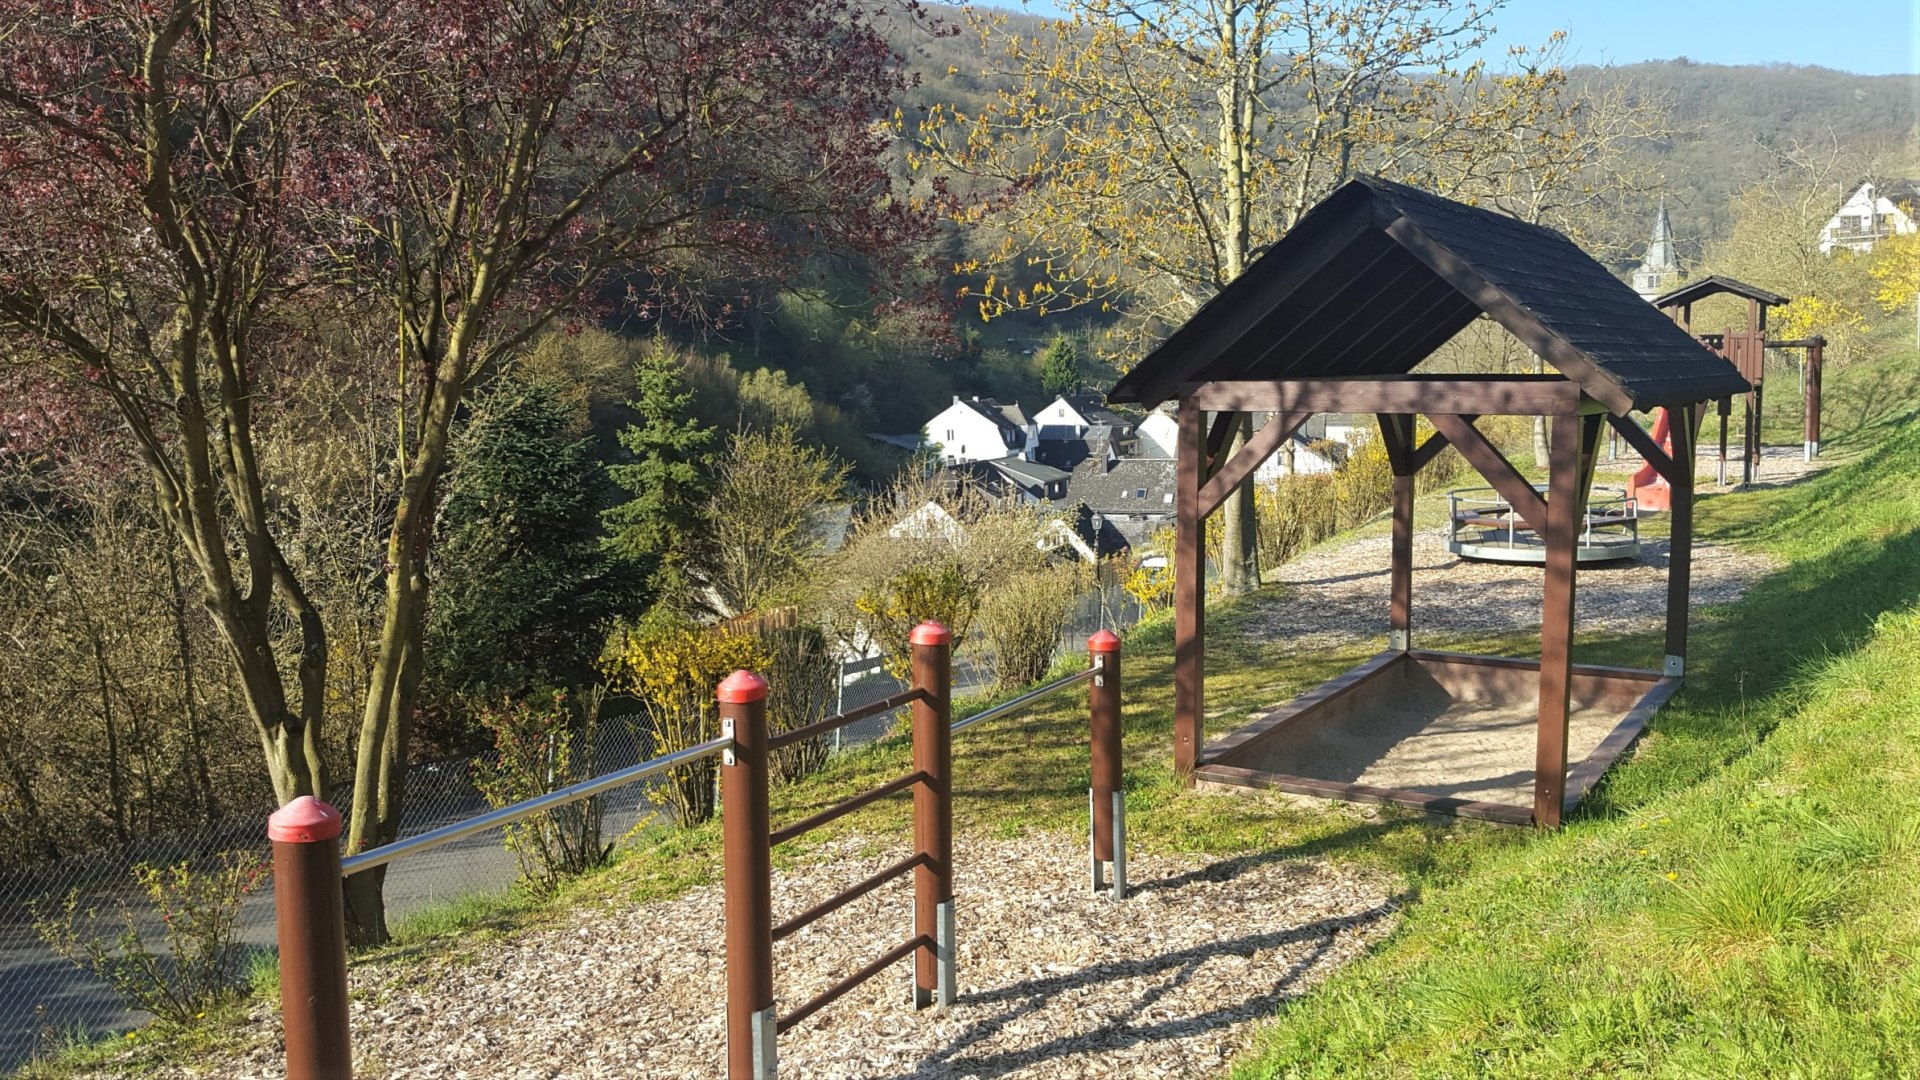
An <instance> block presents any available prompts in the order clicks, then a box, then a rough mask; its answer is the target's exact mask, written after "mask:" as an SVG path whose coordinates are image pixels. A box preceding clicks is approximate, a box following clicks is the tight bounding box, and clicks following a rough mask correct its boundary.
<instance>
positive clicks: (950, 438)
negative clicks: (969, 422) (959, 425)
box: [947, 428, 953, 442]
mask: <svg viewBox="0 0 1920 1080" xmlns="http://www.w3.org/2000/svg"><path fill="white" fill-rule="evenodd" d="M947 441H948V442H952V441H953V429H952V428H948V429H947Z"/></svg>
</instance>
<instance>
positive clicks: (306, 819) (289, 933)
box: [267, 795, 353, 1080]
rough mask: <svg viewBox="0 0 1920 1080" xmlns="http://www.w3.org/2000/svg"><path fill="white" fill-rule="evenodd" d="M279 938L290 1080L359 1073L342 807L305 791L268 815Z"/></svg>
mask: <svg viewBox="0 0 1920 1080" xmlns="http://www.w3.org/2000/svg"><path fill="white" fill-rule="evenodd" d="M267 839H269V840H271V841H273V914H274V924H275V929H276V931H277V936H278V937H279V941H280V1017H281V1023H282V1024H283V1025H284V1027H285V1031H286V1047H287V1080H345V1078H348V1077H351V1076H352V1075H353V1052H352V1049H351V1046H350V1044H349V1041H348V1033H347V924H346V916H345V912H344V910H343V908H342V902H341V892H340V881H341V879H340V811H338V810H335V809H334V808H333V807H331V806H328V805H327V804H326V803H323V802H321V801H320V800H319V799H316V798H314V797H313V796H311V795H302V796H300V797H299V798H297V799H295V800H293V801H292V802H290V803H288V804H287V805H285V806H283V807H281V808H280V809H278V810H275V811H274V812H273V814H272V816H270V817H268V818H267Z"/></svg>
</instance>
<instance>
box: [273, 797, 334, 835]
mask: <svg viewBox="0 0 1920 1080" xmlns="http://www.w3.org/2000/svg"><path fill="white" fill-rule="evenodd" d="M339 835H340V811H338V810H335V809H334V808H333V807H331V806H328V805H327V804H326V803H323V802H321V801H320V800H319V799H316V798H314V797H313V796H311V795H302V796H300V797H299V798H297V799H295V800H293V801H292V802H290V803H288V804H287V805H285V806H283V807H281V808H280V809H278V810H275V811H274V812H273V813H272V814H270V815H268V817H267V839H269V840H271V841H273V842H274V843H276V844H317V843H320V842H321V841H323V840H331V839H333V838H334V837H336V836H339Z"/></svg>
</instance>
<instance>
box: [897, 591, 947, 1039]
mask: <svg viewBox="0 0 1920 1080" xmlns="http://www.w3.org/2000/svg"><path fill="white" fill-rule="evenodd" d="M908 641H909V642H910V643H911V644H912V646H913V659H912V665H913V685H914V687H915V688H917V689H921V690H925V691H926V692H927V697H926V699H925V700H923V701H916V702H914V703H913V767H914V769H915V771H917V772H922V773H925V774H926V776H927V779H926V780H925V781H924V782H922V783H920V784H917V785H915V786H914V789H913V844H914V852H915V853H916V854H918V855H920V856H921V860H920V865H918V866H916V867H914V868H913V927H914V931H913V932H914V933H915V934H917V935H923V936H925V937H926V939H927V940H928V941H930V942H932V943H933V944H932V946H931V947H929V946H926V945H922V946H921V947H920V948H918V949H916V950H914V960H913V1005H914V1008H916V1009H924V1008H926V1007H927V1006H929V1005H933V1004H936V1003H937V1004H939V1005H940V1006H942V1007H943V1008H944V1007H945V1006H948V1005H951V1004H953V1001H954V997H955V991H954V954H953V930H954V926H953V727H952V725H953V635H952V634H951V633H949V632H948V631H947V628H946V627H944V626H942V625H940V624H939V623H937V622H923V623H921V624H920V625H919V626H916V627H914V628H913V633H912V634H910V635H909V636H908Z"/></svg>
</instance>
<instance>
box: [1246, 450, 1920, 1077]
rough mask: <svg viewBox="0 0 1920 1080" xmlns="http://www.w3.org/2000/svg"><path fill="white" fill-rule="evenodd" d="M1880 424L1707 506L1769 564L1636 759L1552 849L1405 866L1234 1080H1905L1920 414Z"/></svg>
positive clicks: (1712, 522) (1707, 642)
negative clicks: (1783, 475) (1783, 483)
mask: <svg viewBox="0 0 1920 1080" xmlns="http://www.w3.org/2000/svg"><path fill="white" fill-rule="evenodd" d="M1882 421H1883V426H1882V427H1881V428H1880V429H1879V430H1878V431H1875V432H1863V433H1862V434H1861V435H1860V436H1859V443H1858V445H1856V447H1855V448H1854V449H1855V450H1856V451H1857V453H1858V457H1857V459H1856V460H1855V461H1854V462H1853V463H1851V464H1850V465H1848V466H1845V467H1843V468H1840V469H1837V470H1835V471H1833V472H1830V473H1827V474H1825V475H1823V476H1820V477H1817V478H1815V479H1814V480H1811V481H1809V482H1807V483H1804V484H1801V485H1797V486H1794V487H1790V488H1784V489H1778V490H1774V491H1763V492H1753V493H1745V494H1737V495H1728V496H1720V497H1716V498H1713V499H1710V500H1707V501H1706V502H1705V503H1704V504H1703V507H1702V513H1701V517H1702V526H1703V531H1704V533H1705V534H1706V535H1708V536H1710V537H1712V538H1714V539H1718V540H1723V541H1733V542H1735V543H1738V544H1740V545H1742V546H1744V547H1746V548H1748V549H1751V550H1759V551H1765V552H1768V553H1769V554H1771V555H1773V556H1774V557H1776V558H1777V559H1779V560H1781V562H1782V564H1783V567H1782V569H1781V570H1780V571H1779V572H1778V573H1776V574H1774V575H1772V576H1770V577H1768V578H1767V579H1765V580H1763V581H1762V582H1760V583H1759V584H1758V585H1757V586H1756V587H1755V588H1754V589H1753V590H1752V591H1751V592H1750V593H1749V594H1748V596H1747V597H1746V598H1745V599H1744V600H1742V601H1741V602H1740V603H1738V604H1736V605H1732V606H1729V607H1726V608H1722V609H1718V610H1709V611H1707V612H1704V613H1702V614H1701V615H1700V616H1699V617H1698V618H1697V619H1696V624H1695V625H1696V630H1695V634H1694V638H1693V647H1692V650H1691V653H1692V656H1693V660H1692V662H1691V670H1690V672H1689V679H1688V685H1687V689H1686V690H1685V691H1684V692H1683V693H1682V694H1680V695H1679V696H1678V697H1676V698H1675V699H1674V701H1673V702H1672V703H1671V704H1670V705H1669V706H1668V707H1667V708H1666V709H1664V710H1663V711H1662V712H1661V713H1660V714H1659V716H1658V717H1657V718H1656V720H1655V722H1654V724H1653V727H1652V728H1651V730H1650V731H1649V734H1648V735H1647V737H1646V738H1645V740H1644V741H1643V743H1642V745H1641V748H1640V751H1639V753H1638V754H1637V755H1636V757H1635V759H1634V760H1633V761H1631V762H1629V763H1627V764H1625V765H1624V766H1622V767H1621V768H1619V769H1617V770H1616V771H1615V772H1614V774H1613V775H1612V776H1610V777H1609V779H1608V781H1607V782H1606V784H1605V785H1604V786H1603V787H1602V789H1601V791H1600V793H1599V795H1598V797H1597V798H1596V799H1594V800H1591V801H1590V802H1589V803H1588V804H1587V805H1586V806H1585V807H1583V809H1582V812H1581V814H1580V815H1579V816H1578V818H1577V819H1576V820H1575V821H1574V822H1573V823H1572V824H1571V825H1570V827H1569V828H1567V829H1566V830H1564V831H1563V832H1562V833H1559V834H1557V835H1551V836H1545V835H1543V836H1538V837H1530V838H1528V839H1526V840H1524V841H1522V842H1519V843H1516V844H1512V845H1509V846H1507V847H1506V848H1505V849H1504V850H1501V849H1494V848H1491V847H1486V846H1481V847H1479V848H1478V849H1477V850H1476V851H1474V852H1473V853H1472V854H1471V855H1470V856H1469V861H1470V862H1471V865H1470V866H1469V867H1468V868H1466V869H1465V870H1464V871H1463V872H1459V873H1456V874H1453V875H1450V876H1439V875H1434V874H1424V875H1423V874H1416V875H1415V877H1414V878H1413V886H1414V888H1415V890H1416V891H1417V892H1418V894H1419V897H1420V898H1419V901H1418V902H1417V903H1415V904H1413V905H1412V906H1411V907H1410V908H1409V910H1408V912H1407V916H1406V919H1405V922H1404V924H1403V926H1402V927H1401V928H1400V930H1399V931H1398V932H1396V934H1395V935H1394V936H1393V937H1392V938H1391V939H1390V940H1389V941H1388V942H1387V943H1386V944H1384V945H1383V946H1382V947H1380V948H1379V949H1378V950H1377V951H1376V952H1375V953H1374V954H1373V955H1372V956H1370V957H1368V958H1367V959H1365V960H1364V961H1362V962H1360V963H1358V964H1356V965H1355V966H1353V967H1352V968H1349V969H1348V970H1347V971H1345V972H1343V973H1342V974H1340V975H1339V976H1337V977H1336V978H1335V979H1333V980H1331V981H1330V982H1329V983H1328V984H1326V985H1325V986H1323V987H1321V988H1320V989H1318V990H1316V991H1314V992H1313V993H1310V994H1309V995H1307V996H1306V997H1305V998H1303V999H1302V1000H1301V1001H1299V1002H1298V1003H1296V1004H1295V1005H1293V1006H1292V1007H1291V1008H1290V1009H1288V1010H1286V1011H1285V1012H1284V1013H1283V1014H1282V1016H1281V1017H1280V1019H1279V1021H1278V1022H1277V1023H1276V1024H1275V1025H1273V1026H1272V1027H1271V1028H1270V1029H1269V1030H1267V1031H1265V1032H1264V1033H1263V1034H1262V1036H1261V1038H1260V1040H1259V1043H1258V1045H1257V1046H1256V1048H1255V1049H1254V1050H1253V1051H1252V1052H1251V1053H1250V1054H1249V1055H1247V1057H1246V1058H1245V1059H1244V1060H1243V1061H1242V1062H1241V1063H1240V1065H1239V1067H1238V1068H1237V1070H1236V1072H1235V1075H1236V1076H1244V1077H1255V1076H1259V1077H1265V1076H1288V1077H1293V1076H1301V1077H1346V1076H1351V1077H1512V1076H1688V1077H1691V1076H1728V1077H1733V1076H1755V1077H1758V1076H1767V1077H1776V1076H1778V1077H1827V1076H1833V1077H1855V1076H1887V1077H1894V1076H1912V1075H1920V967H1916V965H1915V963H1914V960H1915V949H1916V946H1920V926H1916V921H1915V915H1916V912H1920V784H1916V781H1917V780H1920V424H1916V423H1915V422H1914V421H1913V419H1912V417H1911V416H1910V415H1908V416H1902V415H1898V414H1897V413H1895V414H1892V415H1885V416H1883V417H1882ZM1889 431H1891V434H1888V432H1889ZM1876 439H1877V440H1881V441H1878V442H1877V443H1876V442H1875V440H1876ZM1634 644H1635V642H1633V641H1631V640H1623V641H1592V642H1587V643H1586V648H1587V651H1588V652H1589V654H1591V653H1594V652H1600V653H1606V652H1612V651H1630V647H1631V646H1633V645H1634Z"/></svg>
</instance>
